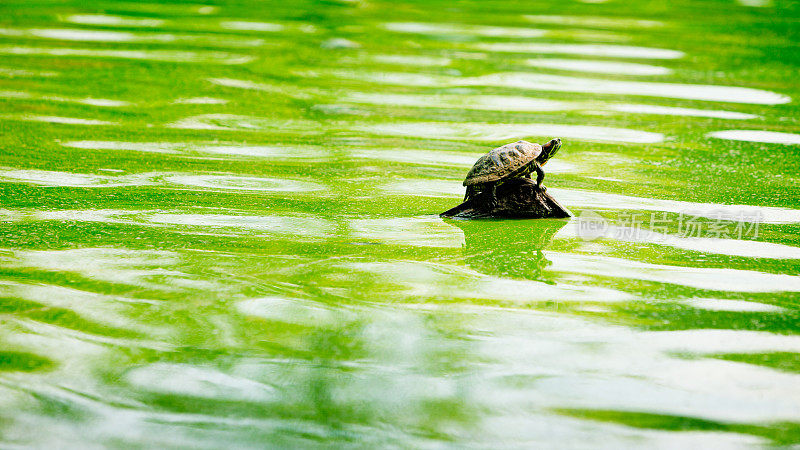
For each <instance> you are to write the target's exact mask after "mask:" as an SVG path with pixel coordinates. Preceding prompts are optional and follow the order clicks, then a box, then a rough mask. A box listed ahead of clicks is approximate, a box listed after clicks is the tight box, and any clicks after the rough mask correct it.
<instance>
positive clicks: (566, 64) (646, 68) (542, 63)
mask: <svg viewBox="0 0 800 450" xmlns="http://www.w3.org/2000/svg"><path fill="white" fill-rule="evenodd" d="M526 63H527V64H528V65H530V66H532V67H546V68H548V69H558V70H570V71H575V72H592V73H608V74H620V75H642V76H645V75H669V74H670V73H672V70H670V69H668V68H666V67H661V66H652V65H650V64H638V63H626V62H613V61H593V60H585V59H559V58H547V59H529V60H528V61H526Z"/></svg>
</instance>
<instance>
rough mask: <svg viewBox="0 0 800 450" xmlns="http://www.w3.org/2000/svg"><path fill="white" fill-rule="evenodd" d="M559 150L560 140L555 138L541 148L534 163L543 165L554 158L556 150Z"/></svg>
mask: <svg viewBox="0 0 800 450" xmlns="http://www.w3.org/2000/svg"><path fill="white" fill-rule="evenodd" d="M560 149H561V139H559V138H555V139H551V140H550V142H548V143H547V144H544V145H543V146H542V153H540V154H539V157H537V158H536V162H538V163H539V165H544V163H546V162H547V161H548V160H549V159H550V158H552V157H553V156H555V154H556V153H558V150H560Z"/></svg>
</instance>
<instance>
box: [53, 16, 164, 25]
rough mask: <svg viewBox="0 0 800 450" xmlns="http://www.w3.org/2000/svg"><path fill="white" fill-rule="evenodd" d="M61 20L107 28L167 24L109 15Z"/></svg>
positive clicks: (152, 19) (73, 17)
mask: <svg viewBox="0 0 800 450" xmlns="http://www.w3.org/2000/svg"><path fill="white" fill-rule="evenodd" d="M61 20H63V21H64V22H70V23H77V24H81V25H101V26H107V27H159V26H161V25H164V24H165V23H166V21H165V20H163V19H154V18H138V17H130V16H128V17H123V16H112V15H107V14H72V15H68V16H65V17H64V18H63V19H61Z"/></svg>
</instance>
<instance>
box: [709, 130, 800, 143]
mask: <svg viewBox="0 0 800 450" xmlns="http://www.w3.org/2000/svg"><path fill="white" fill-rule="evenodd" d="M708 135H709V136H710V137H715V138H719V139H730V140H734V141H750V142H763V143H765V144H785V145H800V134H794V133H781V132H778V131H764V130H726V131H715V132H713V133H709V134H708Z"/></svg>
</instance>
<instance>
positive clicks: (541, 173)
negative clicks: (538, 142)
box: [532, 161, 547, 191]
mask: <svg viewBox="0 0 800 450" xmlns="http://www.w3.org/2000/svg"><path fill="white" fill-rule="evenodd" d="M532 164H533V170H534V171H536V187H538V188H539V189H541V190H542V191H545V190H547V188H545V187H544V186H542V181H544V170H543V169H542V166H540V165H539V163H538V162H536V161H534V162H533V163H532Z"/></svg>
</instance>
